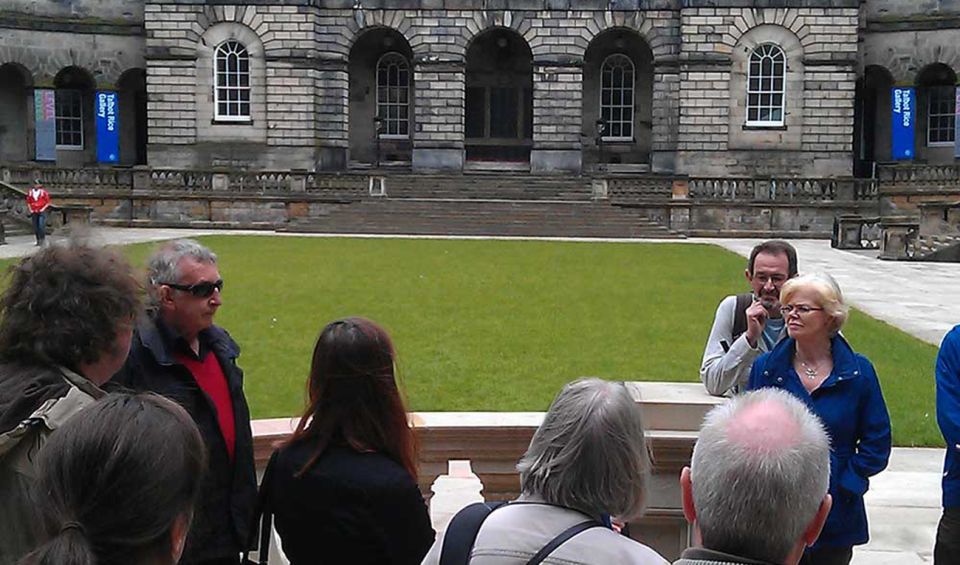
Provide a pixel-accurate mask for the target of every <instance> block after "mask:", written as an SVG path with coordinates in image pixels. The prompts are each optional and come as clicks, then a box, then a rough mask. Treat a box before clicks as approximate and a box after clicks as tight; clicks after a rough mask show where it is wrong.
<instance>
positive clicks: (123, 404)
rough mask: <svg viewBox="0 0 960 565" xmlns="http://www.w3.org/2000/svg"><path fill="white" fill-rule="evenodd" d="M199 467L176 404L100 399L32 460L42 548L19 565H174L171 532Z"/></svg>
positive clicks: (190, 431) (197, 440)
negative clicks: (157, 564)
mask: <svg viewBox="0 0 960 565" xmlns="http://www.w3.org/2000/svg"><path fill="white" fill-rule="evenodd" d="M205 458H206V450H205V448H204V445H203V439H201V437H200V432H198V431H197V427H196V425H195V424H194V423H193V420H191V419H190V416H189V415H188V414H187V413H186V412H185V411H184V409H183V408H181V407H180V406H179V405H177V404H176V403H174V402H172V401H170V400H167V399H165V398H163V397H161V396H157V395H155V394H148V393H143V394H129V393H115V394H110V395H108V396H106V397H104V398H103V399H101V400H99V401H98V402H96V403H95V404H94V405H93V406H91V407H89V408H86V409H84V410H83V411H81V412H80V413H78V414H77V415H75V416H73V417H72V418H70V420H69V421H68V422H67V423H66V424H65V425H64V426H63V427H62V428H60V429H59V430H57V431H56V433H54V434H52V435H51V436H50V441H48V442H47V443H46V445H45V446H44V448H43V449H42V450H41V451H40V457H39V462H38V469H39V479H38V485H37V486H38V488H39V490H38V494H39V496H38V504H39V505H40V507H41V508H42V511H43V515H44V519H45V525H46V528H47V531H48V534H49V539H48V540H47V542H46V543H45V544H44V545H42V546H40V547H39V548H38V549H37V550H35V551H34V552H33V553H31V554H29V555H28V556H27V557H26V558H25V559H24V560H23V561H22V563H26V564H30V565H94V564H96V565H108V564H118V565H119V564H121V563H131V564H132V563H140V562H148V561H150V562H152V561H158V562H160V563H163V562H169V561H172V556H173V547H172V529H173V526H174V523H175V522H176V520H177V519H178V518H180V517H184V518H183V519H186V520H187V521H189V517H190V515H191V514H192V511H193V505H194V502H195V501H196V497H197V493H198V492H199V485H200V482H201V481H200V477H201V475H202V473H203V472H204V469H205V466H206V461H205ZM166 556H169V557H166Z"/></svg>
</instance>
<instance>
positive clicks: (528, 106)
mask: <svg viewBox="0 0 960 565" xmlns="http://www.w3.org/2000/svg"><path fill="white" fill-rule="evenodd" d="M10 1H11V2H13V8H14V9H13V12H12V15H5V16H3V17H0V65H2V66H0V119H2V120H3V121H2V122H0V123H2V126H0V127H3V131H2V132H0V136H4V137H3V140H13V139H21V140H26V142H24V143H20V145H19V146H18V145H17V144H16V143H14V144H12V145H7V143H4V147H13V148H14V149H12V150H11V149H3V150H2V151H4V153H2V154H0V160H4V159H5V160H14V161H18V160H30V159H31V155H30V151H31V144H30V143H29V137H30V127H31V120H32V116H31V112H29V111H26V112H22V113H21V112H19V110H18V108H17V100H20V108H23V106H25V105H28V104H29V103H30V101H31V100H32V98H31V97H30V95H29V92H30V90H31V89H32V88H35V87H39V86H43V85H48V86H55V87H57V88H58V89H60V88H63V89H74V90H79V91H81V92H88V91H89V90H91V89H93V88H108V89H110V88H113V89H119V90H121V102H122V103H121V109H124V108H126V109H127V110H126V111H127V112H128V113H129V116H128V117H127V118H128V119H121V123H122V124H125V127H126V128H127V129H126V130H125V131H126V133H125V136H126V137H125V138H124V139H125V140H126V143H122V146H124V147H126V148H127V149H126V150H125V151H124V155H123V159H122V162H123V163H125V164H133V163H136V162H144V158H145V161H146V163H148V164H149V165H151V166H154V167H161V168H200V169H208V168H211V167H239V168H245V169H302V170H347V169H351V168H363V167H399V168H412V169H413V170H415V171H433V170H446V171H460V170H470V169H498V170H524V171H526V170H528V171H531V172H535V173H570V172H574V173H577V172H584V171H591V170H595V169H597V168H598V167H600V168H603V169H604V170H620V171H629V172H636V173H642V172H647V171H650V172H667V173H679V174H688V175H692V176H754V175H772V176H806V177H831V176H850V175H851V174H854V173H855V172H856V173H858V174H863V173H864V172H865V171H867V170H868V169H869V163H872V162H874V161H884V160H888V159H889V158H890V150H889V137H890V132H889V129H890V125H889V122H890V117H889V105H890V101H889V96H890V95H889V92H890V88H889V87H890V86H892V85H894V84H897V85H901V84H916V85H917V86H918V93H919V96H920V102H921V115H920V116H919V118H920V122H922V124H921V125H926V124H927V123H928V122H930V120H926V117H927V116H926V115H925V114H924V110H923V108H924V107H925V106H924V104H925V103H926V104H927V105H928V106H929V105H930V103H931V102H930V101H931V100H932V103H933V105H934V107H935V109H936V111H935V113H934V114H935V115H934V118H936V120H934V121H933V122H930V123H935V124H939V125H937V126H936V127H935V128H934V130H935V133H936V135H934V138H935V141H933V142H930V134H929V132H928V131H927V129H926V128H925V127H921V128H918V129H917V136H918V139H917V146H918V150H917V155H918V158H920V159H923V160H926V161H928V162H951V163H952V162H953V161H954V158H953V152H952V151H953V149H952V144H950V145H949V146H948V142H947V137H950V136H947V134H946V129H947V128H946V125H945V124H946V121H945V120H946V113H947V110H949V108H947V106H946V105H945V104H946V102H945V98H944V97H945V93H946V92H947V90H946V87H947V86H949V85H955V84H956V80H957V79H956V72H955V69H958V68H960V60H958V52H960V41H958V40H960V29H958V24H957V21H958V18H960V1H958V0H918V1H917V2H898V1H896V0H863V1H861V0H832V1H825V0H752V1H744V0H603V1H601V0H360V1H358V0H284V1H282V2H267V1H261V0H246V2H238V3H233V2H231V1H225V0H206V1H198V0H146V1H144V0H139V1H136V2H135V1H133V0H116V1H115V2H112V3H104V2H95V1H94V0H68V1H66V2H63V1H60V2H50V1H40V2H27V0H10ZM103 4H109V5H110V6H112V8H110V9H108V10H106V11H104V10H93V9H92V7H93V6H102V5H103ZM94 12H96V13H94ZM78 14H79V15H83V16H86V17H87V19H86V20H84V19H78V18H77V17H76V16H77V15H78ZM920 15H922V16H923V17H918V16H920ZM43 26H47V27H48V28H49V29H51V31H40V32H37V31H36V30H37V29H38V28H40V29H41V30H42V29H46V28H43ZM84 26H85V27H84ZM67 71H69V72H67ZM130 77H136V80H135V79H133V78H130ZM58 80H60V82H59V83H58V82H57V81H58ZM137 80H139V81H140V82H139V83H137ZM64 81H66V82H64ZM128 83H129V84H128ZM138 97H139V98H138ZM124 98H127V99H129V100H128V102H127V103H123V100H124ZM144 100H145V102H144ZM144 104H145V108H142V110H139V109H138V110H137V111H135V112H132V111H131V110H130V109H129V108H131V107H137V108H139V105H144ZM951 108H953V109H954V110H955V106H951ZM28 109H29V108H28ZM122 117H123V116H122ZM925 120H926V121H925ZM938 120H939V121H938ZM89 127H90V126H89V125H86V126H85V128H89ZM937 128H939V129H937ZM950 139H953V137H950ZM91 155H92V151H90V150H89V149H85V150H83V151H74V152H71V153H68V152H66V151H61V152H58V155H57V158H58V164H59V163H63V164H69V165H74V164H84V163H90V162H91V161H92V158H91ZM61 159H62V161H61Z"/></svg>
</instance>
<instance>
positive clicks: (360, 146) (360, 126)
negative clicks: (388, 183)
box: [348, 28, 414, 167]
mask: <svg viewBox="0 0 960 565" xmlns="http://www.w3.org/2000/svg"><path fill="white" fill-rule="evenodd" d="M412 61H413V51H412V50H411V49H410V44H409V43H407V40H406V38H404V37H403V35H401V34H400V32H398V31H396V30H394V29H390V28H374V29H371V30H368V31H366V32H364V33H363V34H362V35H361V36H360V37H359V38H357V40H356V42H355V43H354V44H353V48H352V49H351V50H350V110H349V114H350V118H349V124H348V127H349V136H350V163H351V165H352V166H354V167H357V166H370V165H376V166H379V165H382V164H409V162H410V153H411V143H410V135H411V132H413V94H414V84H413V65H412Z"/></svg>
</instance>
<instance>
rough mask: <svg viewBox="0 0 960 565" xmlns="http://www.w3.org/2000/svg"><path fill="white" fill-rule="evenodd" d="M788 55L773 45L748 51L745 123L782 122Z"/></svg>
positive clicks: (760, 124) (750, 124)
mask: <svg viewBox="0 0 960 565" xmlns="http://www.w3.org/2000/svg"><path fill="white" fill-rule="evenodd" d="M786 74H787V58H786V57H785V56H784V54H783V50H782V49H780V48H779V47H777V46H776V45H761V46H759V47H757V48H756V49H754V50H753V53H751V54H750V69H749V75H748V77H747V125H748V126H782V125H783V114H784V111H783V100H784V86H785V82H786Z"/></svg>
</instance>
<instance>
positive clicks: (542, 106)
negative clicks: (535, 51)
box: [530, 61, 583, 174]
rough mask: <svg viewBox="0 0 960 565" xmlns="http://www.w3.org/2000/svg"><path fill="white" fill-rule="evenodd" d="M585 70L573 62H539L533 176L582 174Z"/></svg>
mask: <svg viewBox="0 0 960 565" xmlns="http://www.w3.org/2000/svg"><path fill="white" fill-rule="evenodd" d="M582 124H583V69H582V68H581V67H580V66H578V65H577V64H576V63H574V62H564V61H543V62H536V63H535V66H534V72H533V150H532V151H531V152H530V170H531V172H534V173H556V174H563V173H569V172H572V173H579V172H580V170H581V168H582V165H583V154H582V150H581V141H580V130H581V128H582Z"/></svg>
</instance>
